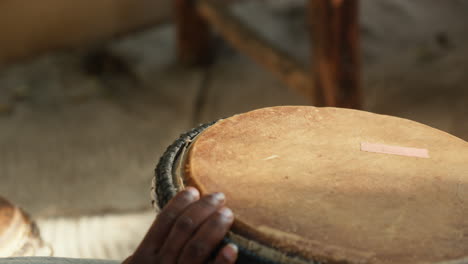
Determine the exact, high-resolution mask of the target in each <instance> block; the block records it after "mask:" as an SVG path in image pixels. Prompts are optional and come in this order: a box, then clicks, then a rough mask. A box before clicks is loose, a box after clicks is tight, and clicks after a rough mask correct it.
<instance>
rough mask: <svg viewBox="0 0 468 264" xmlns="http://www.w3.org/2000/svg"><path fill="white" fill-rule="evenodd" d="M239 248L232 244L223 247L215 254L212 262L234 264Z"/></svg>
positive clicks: (214, 263) (215, 263)
mask: <svg viewBox="0 0 468 264" xmlns="http://www.w3.org/2000/svg"><path fill="white" fill-rule="evenodd" d="M238 254H239V249H238V248H237V246H236V245H234V244H229V245H227V246H225V247H223V248H222V249H221V250H220V251H219V253H218V255H217V256H216V258H215V260H214V262H213V264H234V263H235V262H236V260H237V255H238Z"/></svg>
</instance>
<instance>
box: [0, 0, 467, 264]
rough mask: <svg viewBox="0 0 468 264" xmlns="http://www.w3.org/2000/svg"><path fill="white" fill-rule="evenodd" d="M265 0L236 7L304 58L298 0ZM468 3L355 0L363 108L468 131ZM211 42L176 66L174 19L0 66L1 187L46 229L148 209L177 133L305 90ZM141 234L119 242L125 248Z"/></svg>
mask: <svg viewBox="0 0 468 264" xmlns="http://www.w3.org/2000/svg"><path fill="white" fill-rule="evenodd" d="M273 3H274V4H268V3H267V2H265V1H259V2H248V3H245V2H244V3H243V4H241V5H239V6H236V7H235V11H236V13H237V14H239V15H240V16H241V17H243V18H244V19H245V20H246V21H248V22H249V23H250V24H251V25H254V27H256V28H257V29H258V30H259V31H260V32H261V33H262V34H264V35H265V36H266V37H268V38H270V39H271V40H273V41H274V42H275V43H277V44H278V45H279V46H281V47H282V48H284V49H285V50H287V51H288V52H290V53H291V54H292V55H294V56H296V57H298V58H299V59H300V60H302V61H303V62H304V63H307V62H308V61H309V58H310V57H311V55H310V54H309V41H308V37H309V36H308V33H307V24H306V20H305V14H304V9H303V1H281V2H280V1H278V2H276V1H273ZM467 13H468V2H467V1H461V0H460V1H456V0H448V1H439V0H424V1H423V0H418V1H403V0H401V1H400V0H372V1H371V0H364V1H362V11H361V17H362V45H363V59H364V76H363V78H364V91H365V110H368V111H372V112H376V113H382V114H390V115H395V116H400V117H405V118H409V119H412V120H416V121H419V122H422V123H425V124H428V125H431V126H433V127H436V128H439V129H441V130H444V131H447V132H449V133H452V134H454V135H456V136H458V137H461V138H463V139H465V140H468V89H467V87H466V84H467V83H468V74H466V69H467V68H468V45H467V44H468V34H467V33H468V18H467V16H466V14H467ZM217 54H218V56H217V60H216V63H215V64H214V65H213V66H211V67H209V68H207V69H188V68H183V67H180V66H178V65H177V63H176V60H175V55H174V31H173V27H172V26H171V25H164V26H160V27H157V28H154V29H151V30H148V31H145V32H141V33H138V34H133V35H131V36H128V37H126V38H123V39H119V40H114V41H110V42H108V43H107V44H106V45H103V46H102V47H100V48H99V49H93V50H90V49H87V48H83V49H81V50H73V51H62V52H57V53H54V54H49V55H46V56H41V57H40V58H37V59H34V60H32V61H30V62H27V63H22V64H18V65H13V66H11V67H9V68H6V69H4V70H3V71H1V72H0V179H1V180H0V194H1V195H2V196H5V197H8V198H9V199H11V200H13V201H15V202H17V203H18V204H19V205H21V206H22V207H24V208H25V209H26V210H28V211H30V212H32V213H33V215H35V216H37V217H40V218H41V223H47V224H44V225H43V226H44V229H45V230H49V231H46V233H47V232H48V233H47V234H52V233H53V232H55V231H50V230H54V228H55V224H50V223H58V222H60V221H61V220H60V219H62V217H74V216H83V215H107V214H108V213H112V215H114V216H115V215H119V214H123V216H122V217H126V216H128V215H133V214H134V213H137V215H138V212H142V213H141V214H140V215H143V216H144V217H143V218H139V219H143V220H141V223H143V222H144V223H146V222H148V221H149V220H150V218H151V217H149V216H148V215H147V213H144V212H146V211H145V210H147V209H148V208H149V206H150V203H149V187H150V180H151V177H152V174H153V169H154V167H155V165H156V163H157V160H158V158H159V156H160V155H161V154H162V152H163V151H164V149H165V148H166V146H167V145H169V144H170V142H171V141H172V140H173V139H175V138H176V137H177V136H178V135H179V134H180V133H182V132H184V131H186V130H188V129H189V128H191V127H193V126H195V125H197V124H199V123H202V122H207V121H211V120H214V119H217V118H220V117H226V116H230V115H232V114H234V113H239V112H244V111H248V110H251V109H255V108H259V107H264V106H272V105H287V104H289V105H295V104H308V102H307V101H306V100H305V99H303V98H301V97H300V96H299V95H297V94H295V93H293V92H292V91H290V90H288V89H287V88H286V87H285V86H284V85H283V84H281V83H280V82H279V81H278V80H276V79H275V78H274V77H273V76H272V75H271V74H270V73H268V72H266V71H265V70H263V69H262V68H260V67H259V66H257V65H256V64H254V63H253V62H252V61H251V60H250V59H248V58H246V57H244V56H242V55H239V54H237V53H236V52H234V51H233V50H231V49H230V48H228V47H226V46H225V45H224V44H222V43H221V44H220V47H219V50H218V53H217ZM138 217H139V216H136V218H138ZM145 217H146V218H145ZM136 218H135V219H136ZM57 219H58V220H57ZM67 219H72V220H70V221H72V222H73V221H78V220H77V219H79V218H77V219H75V218H67ZM73 219H75V220H73ZM115 219H117V220H115V221H117V222H118V223H122V221H124V222H128V221H130V220H128V218H125V219H126V220H122V219H124V218H118V217H117V218H115ZM119 219H120V220H119ZM47 221H49V222H47ZM50 221H52V222H50ZM54 221H56V222H54ZM135 221H136V220H135ZM130 222H131V221H130ZM134 223H139V222H134ZM47 225H48V227H47ZM138 225H139V224H138ZM70 226H75V228H78V227H76V225H73V224H72V225H70ZM146 228H147V227H146V225H145V224H141V226H139V229H138V230H139V231H138V230H137V231H135V232H136V233H138V232H140V233H141V232H143V231H144V230H146ZM67 230H71V229H67ZM142 230H143V231H142ZM61 232H62V231H61ZM63 232H65V231H63ZM70 232H71V231H70ZM83 232H84V231H83ZM109 232H110V233H108V234H107V237H108V238H109V239H112V238H113V237H116V236H117V235H116V234H115V235H116V236H113V235H112V231H109ZM132 232H133V231H132ZM47 236H48V237H53V236H52V235H50V236H49V235H47ZM51 239H52V238H51ZM139 240H140V238H139V237H138V238H135V239H133V240H132V241H130V242H129V241H126V242H125V243H130V244H125V245H127V246H126V248H127V250H128V252H129V251H130V250H131V248H132V247H133V246H134V245H136V243H137V241H139ZM57 241H58V242H57ZM76 241H78V242H76V243H77V244H74V245H72V246H70V247H71V248H72V249H71V250H72V251H64V252H65V253H63V254H62V256H71V255H73V256H77V255H76V254H75V253H76V252H81V251H79V250H78V249H76V247H82V246H83V245H84V244H86V242H79V240H76ZM54 243H57V244H58V245H61V244H63V242H61V241H60V240H55V242H54ZM103 243H104V242H103ZM74 247H75V248H74ZM73 250H74V251H73ZM67 252H69V253H67ZM70 252H74V253H70ZM67 254H68V255H67ZM78 256H79V254H78ZM86 256H89V257H93V256H92V254H90V255H89V254H88V255H86ZM119 256H120V255H119ZM106 257H109V258H112V256H107V255H106ZM114 257H115V256H114Z"/></svg>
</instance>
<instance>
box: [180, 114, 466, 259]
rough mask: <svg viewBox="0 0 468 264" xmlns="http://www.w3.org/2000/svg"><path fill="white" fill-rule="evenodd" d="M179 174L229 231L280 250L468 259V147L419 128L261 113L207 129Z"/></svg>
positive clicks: (398, 122) (372, 117) (373, 119)
mask: <svg viewBox="0 0 468 264" xmlns="http://www.w3.org/2000/svg"><path fill="white" fill-rule="evenodd" d="M369 146H370V151H368V149H367V148H368V147H369ZM408 148H411V149H408ZM363 149H364V150H363ZM365 150H367V151H365ZM382 150H384V151H383V152H385V153H378V152H379V151H382ZM413 152H415V153H416V154H417V155H414V154H415V153H413ZM425 155H426V156H425ZM185 166H186V167H185V177H187V178H189V180H190V181H191V184H193V185H196V186H197V187H198V188H200V189H201V190H202V193H209V192H214V191H221V192H224V193H226V195H227V198H228V206H229V207H231V208H232V209H233V211H234V213H235V215H236V222H235V226H234V229H233V230H234V231H235V232H238V233H240V234H241V235H245V236H247V237H248V238H251V239H253V240H256V241H260V242H261V243H264V244H267V245H272V246H273V247H275V248H278V249H280V250H282V251H283V252H286V253H290V254H296V255H300V256H302V257H304V258H308V259H318V260H327V261H332V262H336V261H345V262H347V263H437V262H441V261H449V260H455V259H462V258H465V257H468V143H467V142H465V141H463V140H461V139H459V138H457V137H454V136H452V135H449V134H447V133H445V132H442V131H439V130H437V129H434V128H431V127H428V126H425V125H422V124H420V123H416V122H413V121H409V120H405V119H401V118H396V117H390V116H384V115H377V114H372V113H368V112H364V111H356V110H346V109H336V108H315V107H306V106H304V107H274V108H265V109H260V110H256V111H252V112H249V113H245V114H241V115H237V116H234V117H231V118H228V119H225V120H221V121H219V122H218V123H216V124H215V125H213V126H212V127H210V128H208V129H207V130H206V131H204V132H203V133H202V134H201V135H200V136H198V138H197V139H196V140H195V142H194V143H193V144H192V146H191V149H190V151H189V153H188V155H187V158H186V164H185Z"/></svg>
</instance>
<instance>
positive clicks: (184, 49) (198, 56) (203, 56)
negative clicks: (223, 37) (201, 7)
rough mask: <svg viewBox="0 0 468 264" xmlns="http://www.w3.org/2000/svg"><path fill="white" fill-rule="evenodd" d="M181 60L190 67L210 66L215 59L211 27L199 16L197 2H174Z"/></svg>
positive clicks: (183, 0) (185, 0)
mask: <svg viewBox="0 0 468 264" xmlns="http://www.w3.org/2000/svg"><path fill="white" fill-rule="evenodd" d="M174 5H175V6H174V9H175V10H174V11H175V14H174V15H175V24H176V28H177V51H178V57H179V60H180V61H181V62H182V63H184V64H188V65H203V64H209V63H210V62H211V61H212V59H213V52H212V50H213V49H212V44H213V43H212V38H211V37H212V36H211V31H210V27H209V25H208V24H207V23H206V22H205V21H204V20H203V18H202V17H201V16H200V15H199V14H198V11H197V7H196V3H195V0H174Z"/></svg>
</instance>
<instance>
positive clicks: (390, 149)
mask: <svg viewBox="0 0 468 264" xmlns="http://www.w3.org/2000/svg"><path fill="white" fill-rule="evenodd" d="M361 150H362V151H366V152H373V153H383V154H391V155H399V156H406V157H417V158H429V151H428V150H427V149H420V148H407V147H399V146H389V145H384V144H373V143H367V142H361Z"/></svg>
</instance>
